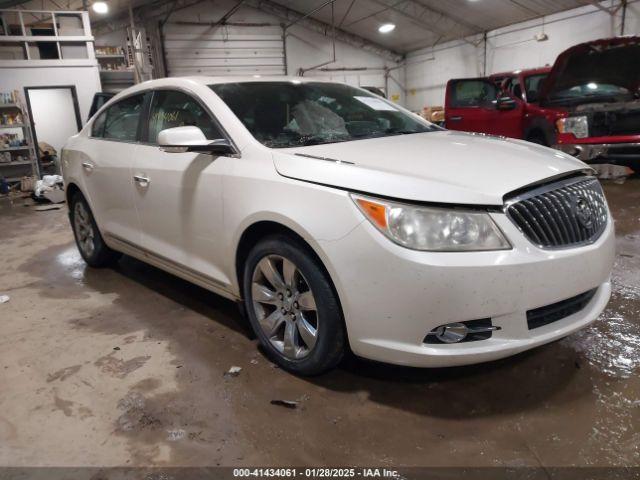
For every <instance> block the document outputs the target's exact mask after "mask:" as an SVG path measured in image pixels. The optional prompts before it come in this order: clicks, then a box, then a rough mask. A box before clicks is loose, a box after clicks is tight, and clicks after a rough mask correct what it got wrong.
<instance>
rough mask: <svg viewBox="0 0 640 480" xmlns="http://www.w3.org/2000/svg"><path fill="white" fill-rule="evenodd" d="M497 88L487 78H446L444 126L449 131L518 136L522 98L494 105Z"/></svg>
mask: <svg viewBox="0 0 640 480" xmlns="http://www.w3.org/2000/svg"><path fill="white" fill-rule="evenodd" d="M500 96H501V92H500V88H499V87H498V86H497V85H496V84H495V83H494V82H493V81H491V80H489V79H488V78H467V79H461V80H450V81H449V83H448V84H447V94H446V108H445V126H446V128H448V129H449V130H461V131H464V132H479V133H488V134H491V135H504V136H506V137H515V138H519V137H521V133H520V132H519V131H518V128H519V127H520V126H521V119H522V111H523V110H522V101H518V100H516V103H515V105H514V106H513V107H514V108H510V109H505V110H501V109H499V108H498V98H499V97H500Z"/></svg>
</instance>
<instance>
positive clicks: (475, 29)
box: [409, 0, 485, 33]
mask: <svg viewBox="0 0 640 480" xmlns="http://www.w3.org/2000/svg"><path fill="white" fill-rule="evenodd" d="M409 1H410V2H411V3H414V4H417V5H420V6H421V7H422V8H423V9H424V11H425V13H426V12H431V13H434V14H436V15H440V17H442V18H446V19H447V20H450V21H452V22H453V23H457V24H458V25H460V26H462V27H465V28H468V29H469V30H470V31H471V32H473V33H482V32H483V31H484V30H485V29H484V28H483V27H480V26H479V25H476V24H474V23H470V22H468V21H467V20H464V19H462V18H460V17H458V16H457V15H453V14H452V13H450V12H445V11H444V10H442V9H440V8H436V7H432V6H430V5H425V4H424V2H422V1H421V0H409Z"/></svg>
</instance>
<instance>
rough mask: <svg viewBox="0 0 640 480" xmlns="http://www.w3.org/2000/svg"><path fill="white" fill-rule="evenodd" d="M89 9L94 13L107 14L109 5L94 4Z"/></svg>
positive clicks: (104, 3) (103, 3)
mask: <svg viewBox="0 0 640 480" xmlns="http://www.w3.org/2000/svg"><path fill="white" fill-rule="evenodd" d="M91 8H92V9H93V11H94V12H96V13H107V12H108V11H109V5H107V4H106V2H94V3H93V5H91Z"/></svg>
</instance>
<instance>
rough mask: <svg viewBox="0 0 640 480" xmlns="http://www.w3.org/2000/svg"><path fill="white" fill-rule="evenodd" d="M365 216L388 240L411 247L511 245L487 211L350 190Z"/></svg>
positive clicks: (447, 249)
mask: <svg viewBox="0 0 640 480" xmlns="http://www.w3.org/2000/svg"><path fill="white" fill-rule="evenodd" d="M351 198H352V199H353V201H354V202H355V204H356V205H357V206H358V208H359V209H360V211H361V212H362V213H363V214H364V216H365V217H367V219H368V220H369V221H370V222H371V223H372V224H373V225H374V226H375V227H376V228H377V229H378V230H380V231H381V232H382V233H383V234H384V235H385V236H387V237H388V238H389V239H390V240H391V241H393V242H395V243H397V244H398V245H402V246H403V247H406V248H410V249H412V250H429V251H434V252H462V251H481V250H507V249H510V248H511V245H510V244H509V242H508V241H507V239H506V238H505V236H504V234H503V233H502V232H501V231H500V229H499V228H498V226H497V225H496V224H495V223H494V221H493V220H492V219H491V217H490V216H489V214H488V213H487V212H474V211H468V210H457V209H447V208H435V207H422V206H414V205H407V204H402V203H397V202H391V201H388V200H382V199H378V198H371V197H365V196H361V195H355V194H352V195H351Z"/></svg>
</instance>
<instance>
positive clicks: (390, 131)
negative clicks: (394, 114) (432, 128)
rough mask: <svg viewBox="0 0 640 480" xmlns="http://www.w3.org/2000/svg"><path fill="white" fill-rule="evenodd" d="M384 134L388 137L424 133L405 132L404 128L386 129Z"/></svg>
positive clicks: (418, 131)
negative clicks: (388, 135)
mask: <svg viewBox="0 0 640 480" xmlns="http://www.w3.org/2000/svg"><path fill="white" fill-rule="evenodd" d="M384 133H387V134H390V135H411V134H412V133H424V132H421V131H420V130H407V129H406V128H387V129H386V130H385V131H384Z"/></svg>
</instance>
